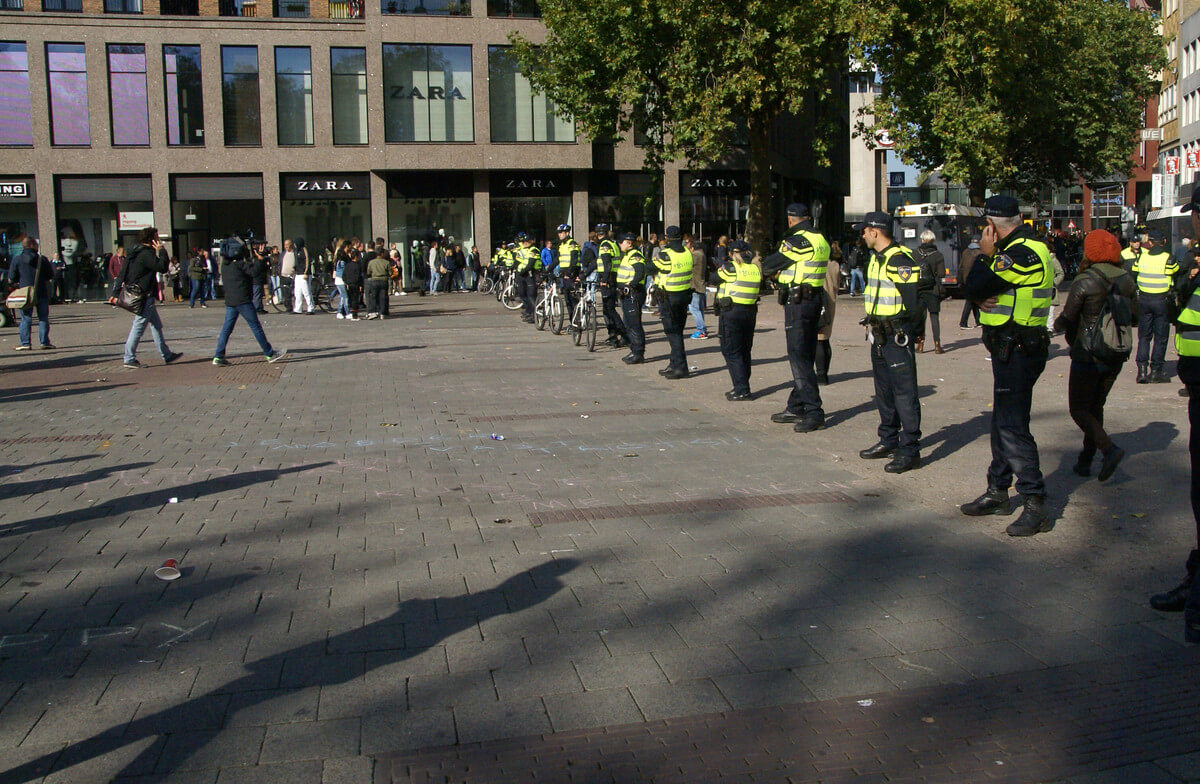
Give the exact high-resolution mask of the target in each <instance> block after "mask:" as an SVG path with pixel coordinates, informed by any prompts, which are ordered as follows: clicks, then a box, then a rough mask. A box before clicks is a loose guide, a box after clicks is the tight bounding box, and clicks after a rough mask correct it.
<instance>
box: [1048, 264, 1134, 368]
mask: <svg viewBox="0 0 1200 784" xmlns="http://www.w3.org/2000/svg"><path fill="white" fill-rule="evenodd" d="M1109 284H1111V285H1112V286H1113V287H1114V288H1115V289H1116V291H1117V293H1118V294H1121V295H1122V296H1125V297H1130V298H1133V297H1134V295H1135V294H1137V284H1136V283H1134V282H1133V276H1132V275H1130V274H1129V273H1128V272H1126V271H1125V270H1123V269H1122V268H1121V265H1120V264H1109V263H1107V262H1098V263H1095V264H1092V265H1091V266H1089V267H1087V268H1086V269H1085V270H1084V271H1082V272H1080V273H1079V274H1078V275H1076V276H1075V280H1073V281H1072V282H1071V288H1070V290H1069V291H1068V292H1067V301H1066V302H1065V303H1064V304H1063V306H1062V312H1060V313H1059V316H1058V318H1056V319H1055V320H1054V331H1055V332H1059V331H1061V332H1063V333H1065V334H1066V337H1067V342H1068V343H1070V344H1071V359H1074V360H1078V361H1080V362H1092V361H1093V359H1092V356H1091V355H1090V354H1089V353H1088V352H1087V351H1086V350H1085V349H1084V348H1083V346H1081V345H1080V344H1079V337H1080V335H1082V334H1083V333H1084V332H1085V331H1087V329H1088V328H1089V327H1091V326H1092V325H1093V324H1094V323H1096V319H1097V318H1098V317H1099V315H1100V309H1101V307H1103V305H1104V300H1105V299H1106V298H1107V297H1108V288H1109Z"/></svg>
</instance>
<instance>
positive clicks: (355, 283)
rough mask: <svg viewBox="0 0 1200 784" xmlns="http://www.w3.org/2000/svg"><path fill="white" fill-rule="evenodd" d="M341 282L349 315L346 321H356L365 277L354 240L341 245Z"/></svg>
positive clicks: (360, 256) (360, 257)
mask: <svg viewBox="0 0 1200 784" xmlns="http://www.w3.org/2000/svg"><path fill="white" fill-rule="evenodd" d="M342 247H343V250H342V254H343V255H342V258H343V260H344V264H343V266H342V280H344V281H345V282H346V299H347V300H348V301H349V309H350V313H349V315H347V316H346V320H347V321H358V309H359V307H360V304H361V302H362V284H363V278H364V276H365V275H366V269H365V268H364V267H363V262H362V253H361V252H360V251H359V250H358V248H357V247H356V246H355V243H354V240H352V239H350V240H346V241H345V243H344V244H343V246H342Z"/></svg>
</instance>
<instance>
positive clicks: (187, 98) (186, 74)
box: [163, 46, 204, 147]
mask: <svg viewBox="0 0 1200 784" xmlns="http://www.w3.org/2000/svg"><path fill="white" fill-rule="evenodd" d="M163 87H164V88H165V90H166V97H167V100H166V107H167V112H166V114H167V144H169V145H171V146H172V147H198V146H200V145H203V144H204V100H203V95H204V93H203V90H202V88H201V85H200V47H199V46H164V47H163Z"/></svg>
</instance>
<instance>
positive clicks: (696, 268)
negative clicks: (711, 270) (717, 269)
mask: <svg viewBox="0 0 1200 784" xmlns="http://www.w3.org/2000/svg"><path fill="white" fill-rule="evenodd" d="M707 276H708V259H707V257H706V256H705V255H704V251H703V250H702V249H701V248H700V246H699V245H696V246H695V247H693V248H692V291H694V292H697V293H699V294H703V293H704V286H705V283H706V280H705V279H706V278H707Z"/></svg>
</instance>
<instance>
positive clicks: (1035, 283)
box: [979, 237, 1054, 327]
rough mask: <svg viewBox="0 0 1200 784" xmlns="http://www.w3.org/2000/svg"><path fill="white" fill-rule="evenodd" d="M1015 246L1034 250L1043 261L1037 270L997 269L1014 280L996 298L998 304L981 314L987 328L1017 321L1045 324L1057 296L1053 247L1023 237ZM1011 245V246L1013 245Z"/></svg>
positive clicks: (1024, 324) (999, 274) (981, 320)
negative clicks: (1051, 301)
mask: <svg viewBox="0 0 1200 784" xmlns="http://www.w3.org/2000/svg"><path fill="white" fill-rule="evenodd" d="M1012 245H1023V246H1025V247H1026V248H1029V250H1031V251H1033V252H1034V254H1035V255H1036V256H1037V259H1038V261H1039V262H1040V264H1039V268H1038V269H1025V268H1022V269H1017V268H1016V267H1010V268H1009V269H1007V270H1001V271H999V272H996V275H998V276H999V277H1001V278H1002V279H1004V280H1005V281H1007V282H1009V283H1012V284H1013V288H1010V289H1008V290H1007V291H1005V292H1004V293H1003V294H1001V295H999V297H997V303H996V307H994V308H992V310H991V311H989V312H986V313H980V314H979V323H981V324H983V325H984V326H988V327H1002V326H1004V325H1005V324H1007V323H1008V322H1009V321H1014V322H1016V323H1017V324H1020V325H1021V326H1023V327H1044V326H1046V321H1047V319H1048V318H1049V316H1050V300H1051V298H1052V297H1053V296H1054V265H1053V264H1052V263H1051V261H1050V249H1049V248H1048V247H1046V243H1044V242H1042V241H1041V240H1034V239H1029V238H1027V237H1022V238H1021V239H1018V240H1016V241H1014V242H1013V243H1012ZM1009 247H1012V246H1011V245H1010V246H1009Z"/></svg>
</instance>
